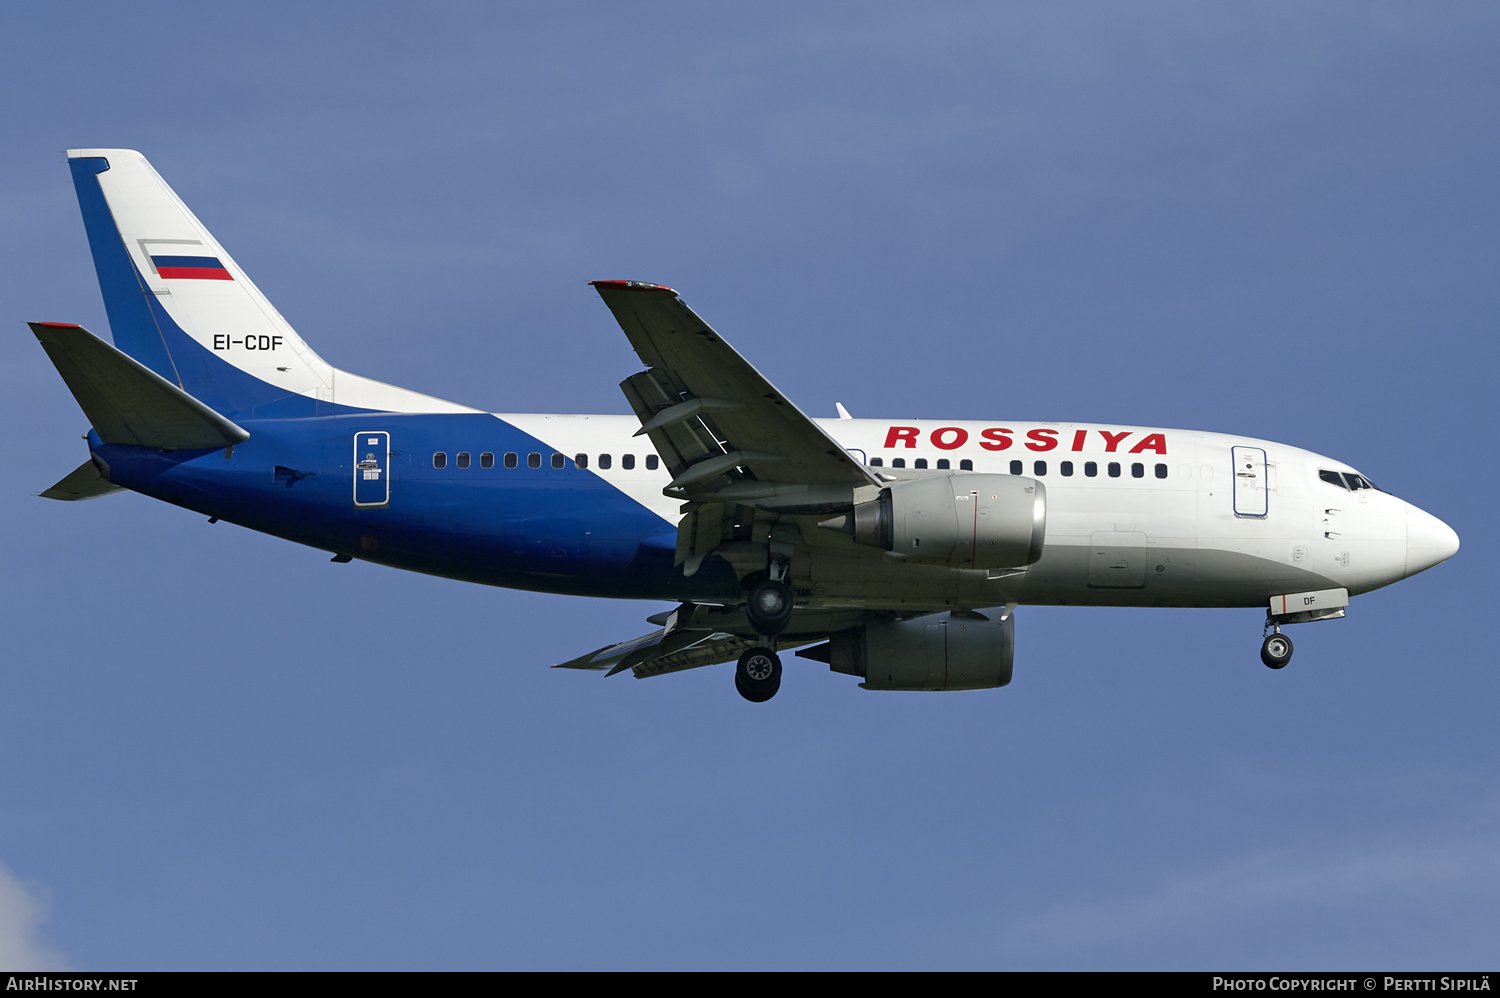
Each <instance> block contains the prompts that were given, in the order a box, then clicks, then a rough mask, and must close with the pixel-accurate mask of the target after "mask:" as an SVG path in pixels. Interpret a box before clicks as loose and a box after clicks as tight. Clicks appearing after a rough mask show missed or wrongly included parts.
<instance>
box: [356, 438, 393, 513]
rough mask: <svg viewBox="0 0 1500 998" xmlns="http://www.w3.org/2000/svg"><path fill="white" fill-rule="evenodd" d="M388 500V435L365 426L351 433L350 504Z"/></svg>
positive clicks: (363, 504) (366, 504)
mask: <svg viewBox="0 0 1500 998" xmlns="http://www.w3.org/2000/svg"><path fill="white" fill-rule="evenodd" d="M390 501H391V435H390V434H389V433H387V432H385V431H384V430H374V431H371V430H366V431H365V432H363V433H356V434H355V435H354V505H356V506H363V507H371V506H385V505H388V504H389V503H390Z"/></svg>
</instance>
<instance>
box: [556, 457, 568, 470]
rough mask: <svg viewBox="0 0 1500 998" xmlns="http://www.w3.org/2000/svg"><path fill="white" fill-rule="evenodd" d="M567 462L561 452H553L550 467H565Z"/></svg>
mask: <svg viewBox="0 0 1500 998" xmlns="http://www.w3.org/2000/svg"><path fill="white" fill-rule="evenodd" d="M567 464H568V459H567V458H565V457H563V456H562V455H561V454H553V455H552V467H554V468H563V467H566V466H567Z"/></svg>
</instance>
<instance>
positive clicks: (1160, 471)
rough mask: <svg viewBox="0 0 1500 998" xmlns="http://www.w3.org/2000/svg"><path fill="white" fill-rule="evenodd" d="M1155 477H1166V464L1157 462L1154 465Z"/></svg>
mask: <svg viewBox="0 0 1500 998" xmlns="http://www.w3.org/2000/svg"><path fill="white" fill-rule="evenodd" d="M1156 477H1157V478H1166V477H1167V466H1166V465H1164V464H1158V465H1157V466H1156Z"/></svg>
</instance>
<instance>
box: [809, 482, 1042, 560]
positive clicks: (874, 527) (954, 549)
mask: <svg viewBox="0 0 1500 998" xmlns="http://www.w3.org/2000/svg"><path fill="white" fill-rule="evenodd" d="M819 526H823V527H828V528H829V529H832V530H842V531H843V532H844V533H847V534H851V535H853V537H854V540H855V542H856V543H859V544H868V545H869V546H871V547H877V548H882V549H884V550H886V551H889V552H891V553H893V554H898V555H901V556H902V557H904V558H906V559H908V560H911V561H922V562H937V563H940V564H945V565H951V566H953V567H954V568H983V569H990V568H1022V567H1024V566H1026V565H1031V564H1034V563H1035V562H1036V561H1037V560H1038V559H1040V558H1041V556H1042V547H1043V545H1044V543H1045V542H1046V537H1047V488H1046V486H1044V485H1043V484H1042V483H1041V482H1039V481H1037V480H1036V479H1033V478H1021V477H1019V476H1016V475H981V474H967V475H948V476H944V477H941V478H919V479H915V480H912V481H906V482H896V483H894V484H892V485H891V486H889V487H888V488H885V489H882V490H881V493H880V496H879V497H878V498H876V499H872V500H871V501H869V502H865V503H860V504H859V505H858V506H855V507H854V512H853V514H852V515H850V514H846V515H844V516H838V517H834V518H833V519H831V520H824V521H823V522H822V523H821V524H819Z"/></svg>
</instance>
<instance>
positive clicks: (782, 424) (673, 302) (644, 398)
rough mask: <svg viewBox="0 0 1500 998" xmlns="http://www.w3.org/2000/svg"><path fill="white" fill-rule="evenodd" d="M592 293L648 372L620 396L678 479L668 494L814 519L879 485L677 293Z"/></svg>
mask: <svg viewBox="0 0 1500 998" xmlns="http://www.w3.org/2000/svg"><path fill="white" fill-rule="evenodd" d="M593 286H594V288H595V289H596V290H597V291H598V292H599V296H600V297H601V298H603V299H604V303H605V304H606V305H608V306H609V310H610V311H611V312H613V313H614V316H615V319H616V320H617V321H618V322H619V323H620V328H621V329H623V330H624V331H625V335H626V337H628V338H629V340H630V345H631V346H633V347H634V348H635V352H636V353H637V354H639V355H640V358H641V360H642V361H644V362H645V364H646V367H647V368H648V370H646V371H643V372H641V373H640V374H636V375H632V376H631V377H629V378H626V379H625V381H623V382H622V383H621V384H620V388H621V389H622V390H623V391H624V392H625V397H626V399H628V400H629V402H630V406H631V408H632V409H634V410H635V414H636V416H637V417H639V418H640V421H641V430H640V432H641V433H644V434H646V435H647V436H649V437H650V438H651V443H652V444H653V445H654V446H655V447H656V451H657V453H658V454H660V455H661V457H662V460H663V461H664V462H666V466H667V470H668V471H670V472H671V473H672V483H671V484H670V485H668V486H667V487H666V489H664V490H663V491H665V492H666V493H667V494H668V495H670V496H673V497H675V498H681V499H685V500H689V501H696V502H715V501H717V502H737V501H743V500H744V499H747V498H749V499H760V498H767V497H775V496H781V497H784V498H785V499H786V501H787V503H796V502H798V501H799V500H800V501H801V505H803V506H806V507H808V511H813V508H814V507H816V508H834V507H837V506H840V505H842V506H847V505H848V503H849V501H850V496H851V495H852V490H853V489H855V488H860V487H864V486H875V487H879V485H880V482H879V481H878V480H877V479H876V478H874V477H873V476H872V475H871V473H870V472H869V471H867V470H866V469H865V467H864V466H863V465H861V464H860V463H859V462H858V461H856V460H855V459H854V458H853V457H851V456H850V455H849V453H848V452H847V451H846V450H844V448H843V447H842V446H840V445H839V443H838V441H836V440H834V439H833V438H832V437H831V436H829V435H828V434H827V433H826V432H824V431H823V429H822V428H821V427H820V426H818V424H816V423H814V422H813V421H812V420H811V419H809V418H808V417H807V416H806V415H804V414H803V412H802V411H801V410H800V409H798V408H797V407H796V406H795V405H793V404H792V402H791V401H790V400H788V399H787V398H786V396H784V395H783V394H781V392H779V391H777V390H776V387H775V386H774V385H772V384H771V383H770V382H769V381H767V380H766V379H765V377H764V376H763V375H762V374H761V373H760V372H759V371H757V370H756V369H755V368H754V367H753V366H752V365H751V364H750V363H749V362H748V361H746V360H745V358H743V357H741V356H740V355H739V354H738V353H737V352H736V351H735V349H734V348H733V347H731V346H730V345H729V344H728V343H727V342H725V340H724V338H723V337H722V336H720V335H719V334H718V333H716V332H714V331H713V330H712V329H710V328H709V326H708V324H707V323H705V322H704V321H703V320H702V319H700V318H698V316H697V315H695V314H694V313H693V310H692V309H690V308H688V307H687V305H686V304H685V303H684V302H683V301H682V299H680V298H678V297H677V293H676V292H675V291H673V290H672V289H670V288H664V287H661V286H659V285H656V284H642V283H638V282H635V281H595V282H593Z"/></svg>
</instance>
